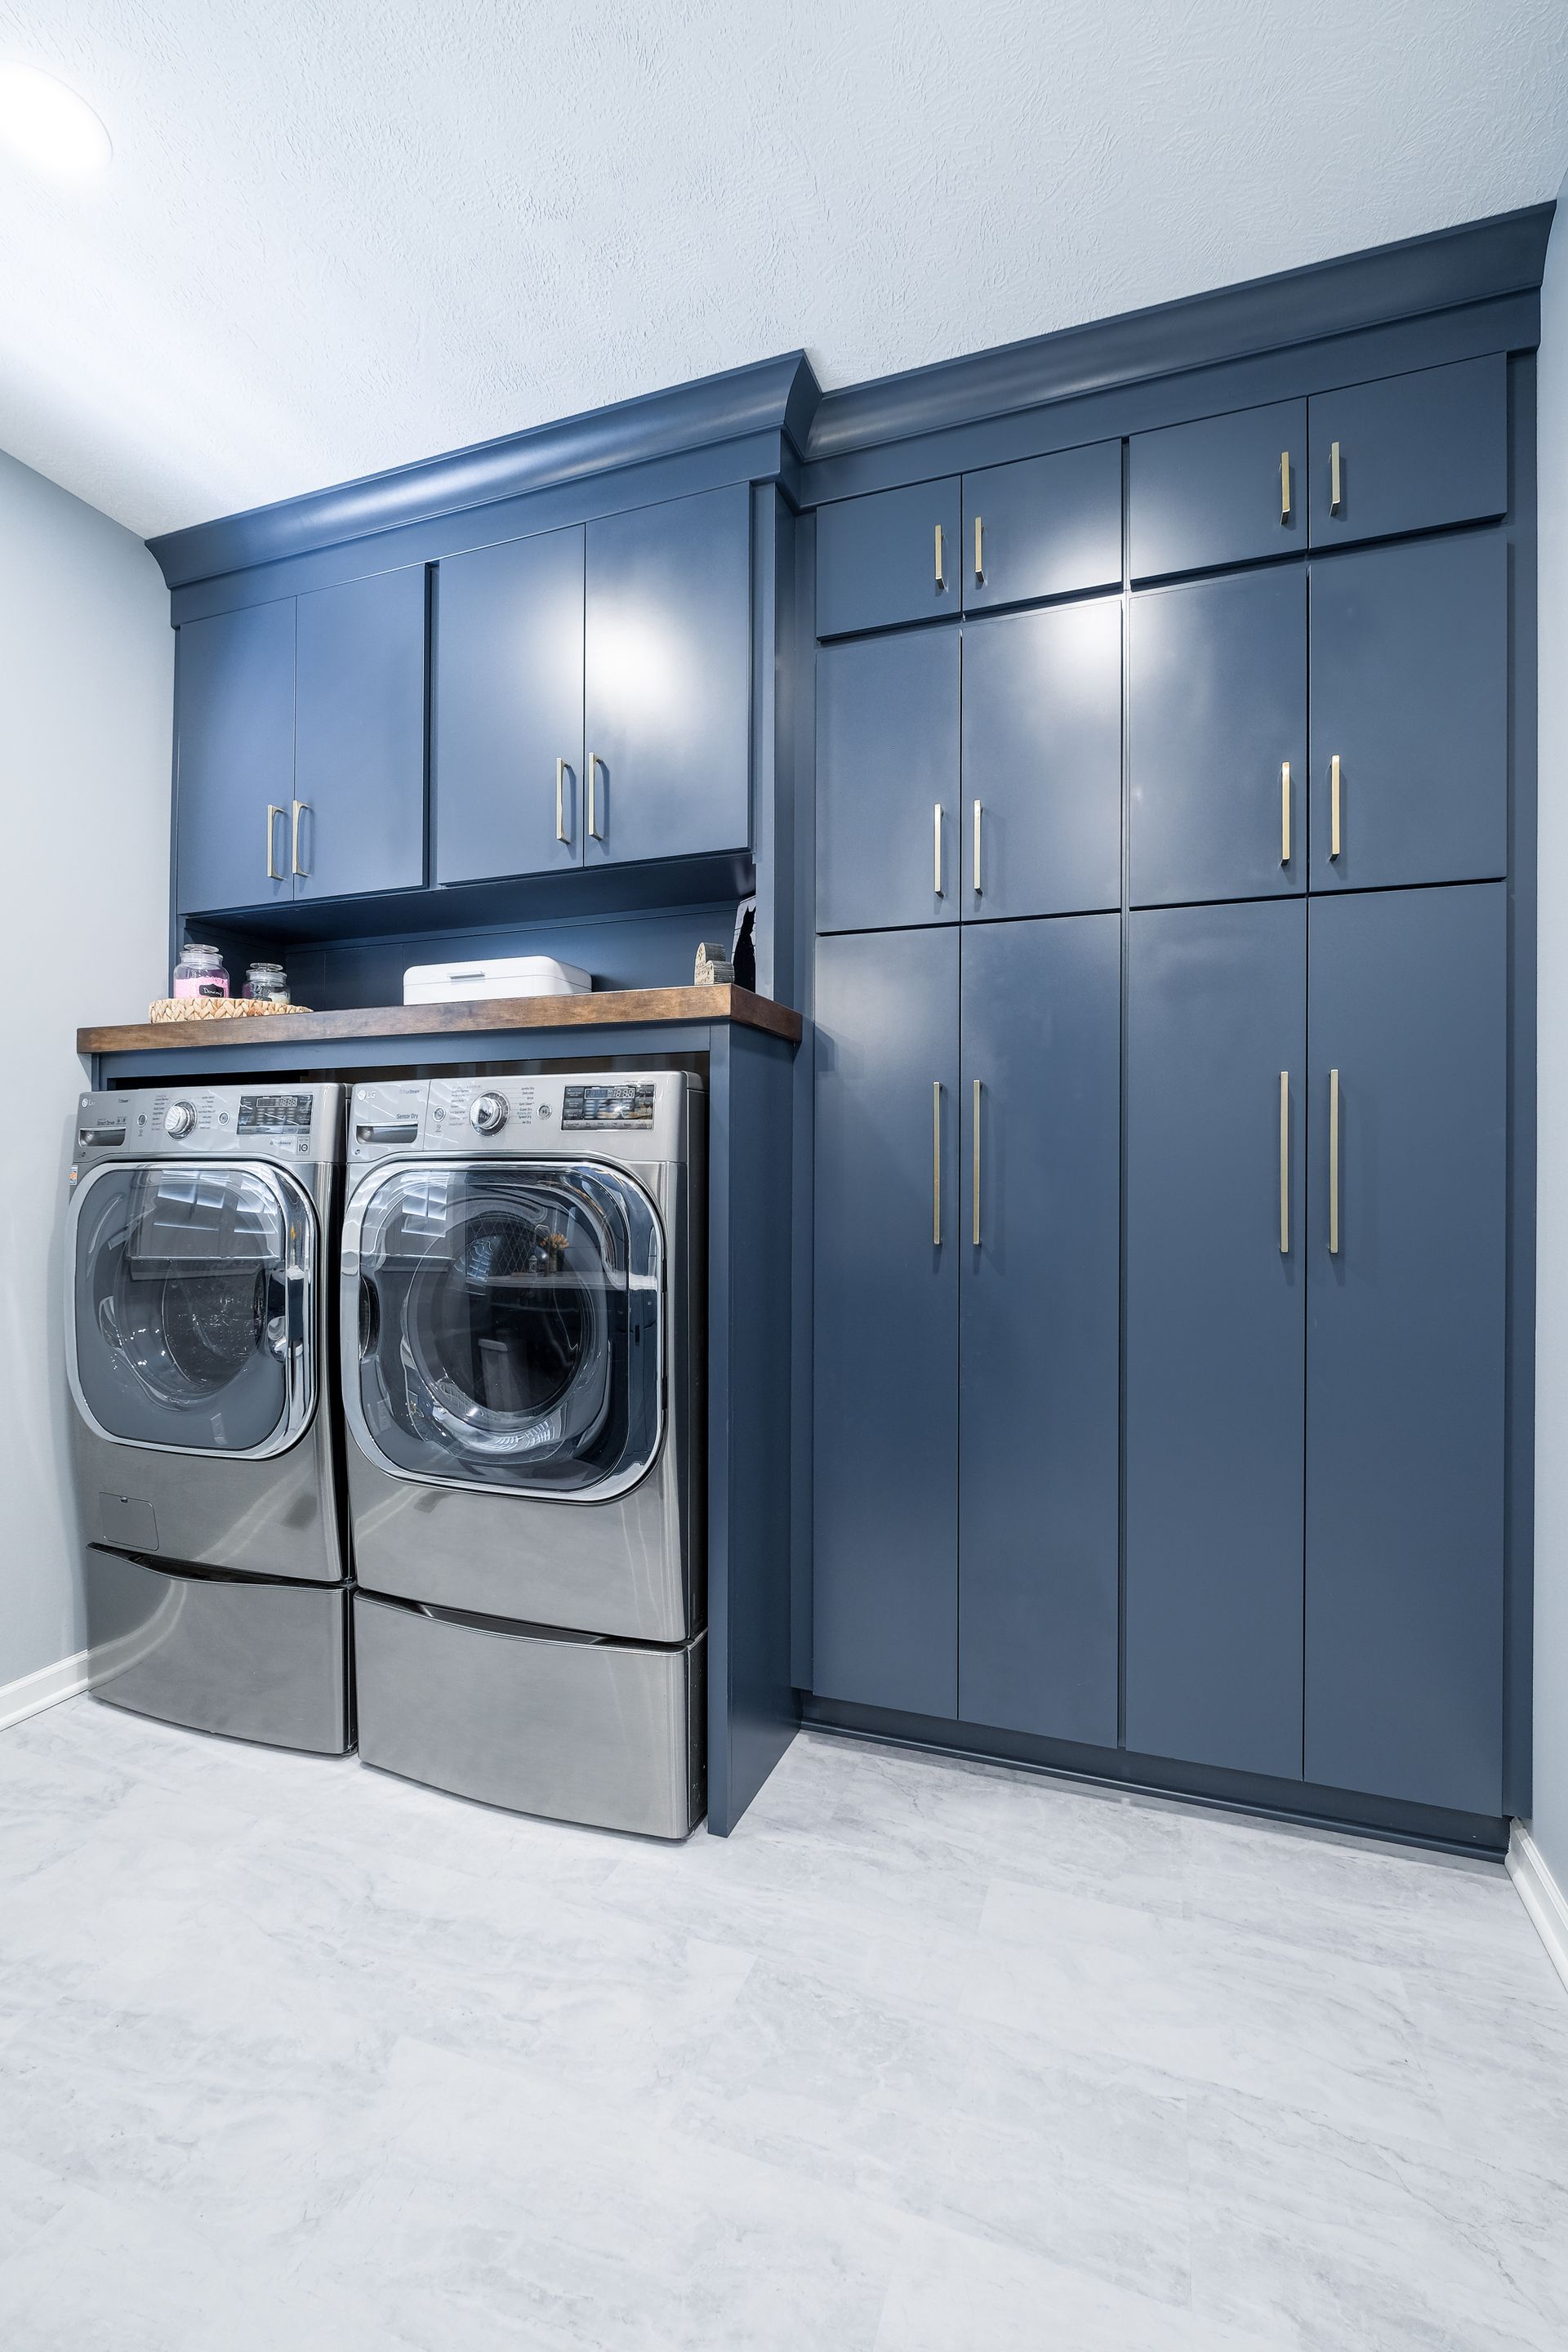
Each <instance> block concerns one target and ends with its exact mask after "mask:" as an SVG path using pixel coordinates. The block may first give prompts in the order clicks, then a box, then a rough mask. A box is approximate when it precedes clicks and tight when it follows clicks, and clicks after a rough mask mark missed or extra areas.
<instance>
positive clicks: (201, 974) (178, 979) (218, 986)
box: [174, 940, 228, 998]
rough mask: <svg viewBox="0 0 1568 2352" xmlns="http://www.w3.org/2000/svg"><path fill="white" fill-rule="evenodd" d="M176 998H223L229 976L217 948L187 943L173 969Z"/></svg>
mask: <svg viewBox="0 0 1568 2352" xmlns="http://www.w3.org/2000/svg"><path fill="white" fill-rule="evenodd" d="M174 994H175V995H176V997H192V996H194V997H200V998H208V997H219V996H222V997H226V996H227V994H228V973H227V971H226V970H225V968H224V961H223V958H222V956H221V955H219V953H218V951H217V950H216V948H209V947H204V946H202V945H201V943H200V942H199V941H198V940H186V941H185V944H184V947H183V948H182V949H181V950H180V961H179V962H178V963H177V964H176V965H175V966H174Z"/></svg>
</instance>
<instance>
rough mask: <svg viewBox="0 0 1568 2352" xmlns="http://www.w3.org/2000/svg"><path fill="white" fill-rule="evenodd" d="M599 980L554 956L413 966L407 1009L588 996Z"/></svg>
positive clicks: (407, 985)
mask: <svg viewBox="0 0 1568 2352" xmlns="http://www.w3.org/2000/svg"><path fill="white" fill-rule="evenodd" d="M593 985H594V982H593V975H592V974H591V973H589V972H585V971H579V970H578V968H577V966H576V965H575V964H574V963H557V962H556V961H555V958H554V957H553V956H493V957H484V956H476V957H473V958H472V959H471V960H470V961H468V962H466V963H413V964H410V965H409V967H408V969H407V971H405V973H404V975H403V1002H404V1003H405V1004H452V1003H458V1001H459V1000H460V999H462V998H464V997H484V996H586V995H587V994H588V992H589V991H590V989H591V988H592V987H593Z"/></svg>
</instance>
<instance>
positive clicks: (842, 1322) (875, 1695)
mask: <svg viewBox="0 0 1568 2352" xmlns="http://www.w3.org/2000/svg"><path fill="white" fill-rule="evenodd" d="M958 947H959V935H958V933H957V932H956V931H954V930H934V929H933V930H921V931H890V932H884V933H880V934H876V933H871V934H867V933H858V934H848V935H846V936H843V937H840V938H837V939H826V940H821V941H819V943H818V947H817V958H816V1235H815V1291H816V1299H815V1313H814V1322H815V1363H816V1397H815V1412H814V1440H813V1446H814V1464H815V1507H814V1538H815V1558H816V1575H815V1590H814V1607H813V1618H814V1636H813V1646H814V1666H813V1677H812V1687H813V1688H814V1689H815V1690H816V1691H817V1692H819V1693H821V1694H822V1695H823V1696H826V1697H830V1698H850V1699H858V1700H861V1701H863V1702H864V1703H865V1704H867V1705H868V1706H899V1707H910V1708H913V1709H915V1710H917V1711H918V1712H920V1713H922V1714H927V1715H942V1716H952V1715H953V1714H954V1713H955V1711H956V1708H957V1703H958V1277H959V1266H960V1261H961V1259H962V1256H963V1248H964V1245H965V1244H964V1240H963V1227H962V1206H961V1202H960V1199H959V1186H958V1167H959V1134H960V1123H959V1102H958V1078H959V1040H958ZM933 1085H935V1086H937V1087H940V1089H941V1091H940V1095H939V1096H938V1097H936V1098H935V1106H934V1107H935V1113H936V1120H937V1124H936V1125H935V1126H934V1128H933V1096H932V1087H933ZM933 1145H934V1150H935V1153H936V1160H935V1165H934V1166H933ZM933 1230H938V1231H940V1236H941V1237H940V1240H933V1238H932V1235H933Z"/></svg>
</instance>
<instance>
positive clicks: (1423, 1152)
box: [1306, 882, 1507, 1814]
mask: <svg viewBox="0 0 1568 2352" xmlns="http://www.w3.org/2000/svg"><path fill="white" fill-rule="evenodd" d="M1505 895H1506V885H1505V884H1503V883H1500V882H1482V883H1474V884H1468V885H1461V886H1460V887H1458V888H1455V889H1442V890H1394V891H1388V892H1378V893H1373V894H1367V895H1360V894H1357V895H1349V894H1347V895H1346V896H1345V897H1343V898H1319V899H1314V900H1313V902H1312V906H1311V916H1310V936H1311V974H1312V979H1311V1064H1310V1066H1311V1078H1310V1086H1311V1094H1310V1124H1311V1156H1310V1177H1309V1180H1308V1217H1307V1234H1306V1246H1307V1262H1308V1282H1307V1294H1308V1312H1309V1323H1308V1333H1307V1613H1306V1633H1307V1685H1306V1772H1307V1778H1308V1779H1309V1780H1315V1781H1320V1782H1321V1783H1323V1784H1324V1785H1325V1786H1327V1787H1330V1788H1339V1789H1354V1790H1361V1791H1363V1792H1364V1793H1367V1794H1371V1795H1375V1796H1384V1797H1399V1798H1405V1799H1408V1800H1410V1801H1413V1802H1415V1803H1417V1804H1425V1805H1441V1806H1448V1807H1452V1808H1455V1809H1457V1810H1458V1811H1467V1812H1478V1813H1489V1814H1497V1813H1500V1811H1502V1689H1503V1443H1504V1439H1503V1393H1504V1335H1505V1333H1504V1327H1505V1253H1506V1185H1507V1132H1506V1130H1507V1104H1506V1094H1505V1072H1506V1068H1507V962H1506V957H1507V908H1506V902H1505ZM1336 1071H1337V1072H1338V1079H1337V1081H1336V1080H1335V1077H1334V1075H1333V1074H1334V1073H1335V1072H1336ZM1336 1085H1337V1092H1338V1101H1339V1108H1338V1115H1337V1118H1334V1115H1333V1113H1332V1111H1331V1095H1332V1093H1333V1091H1334V1089H1335V1087H1336ZM1336 1129H1337V1132H1336ZM1336 1145H1337V1151H1336V1150H1335V1147H1336ZM1336 1187H1337V1193H1338V1199H1337V1231H1336V1230H1335V1208H1336V1203H1335V1201H1334V1188H1336ZM1333 1243H1337V1244H1338V1246H1337V1248H1335V1247H1331V1244H1333Z"/></svg>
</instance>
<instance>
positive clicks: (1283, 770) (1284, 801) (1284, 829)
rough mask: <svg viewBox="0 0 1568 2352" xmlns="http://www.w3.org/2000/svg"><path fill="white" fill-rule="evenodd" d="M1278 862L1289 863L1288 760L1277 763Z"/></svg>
mask: <svg viewBox="0 0 1568 2352" xmlns="http://www.w3.org/2000/svg"><path fill="white" fill-rule="evenodd" d="M1279 863H1280V865H1281V866H1289V863H1290V762H1289V760H1282V761H1280V763H1279Z"/></svg>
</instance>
